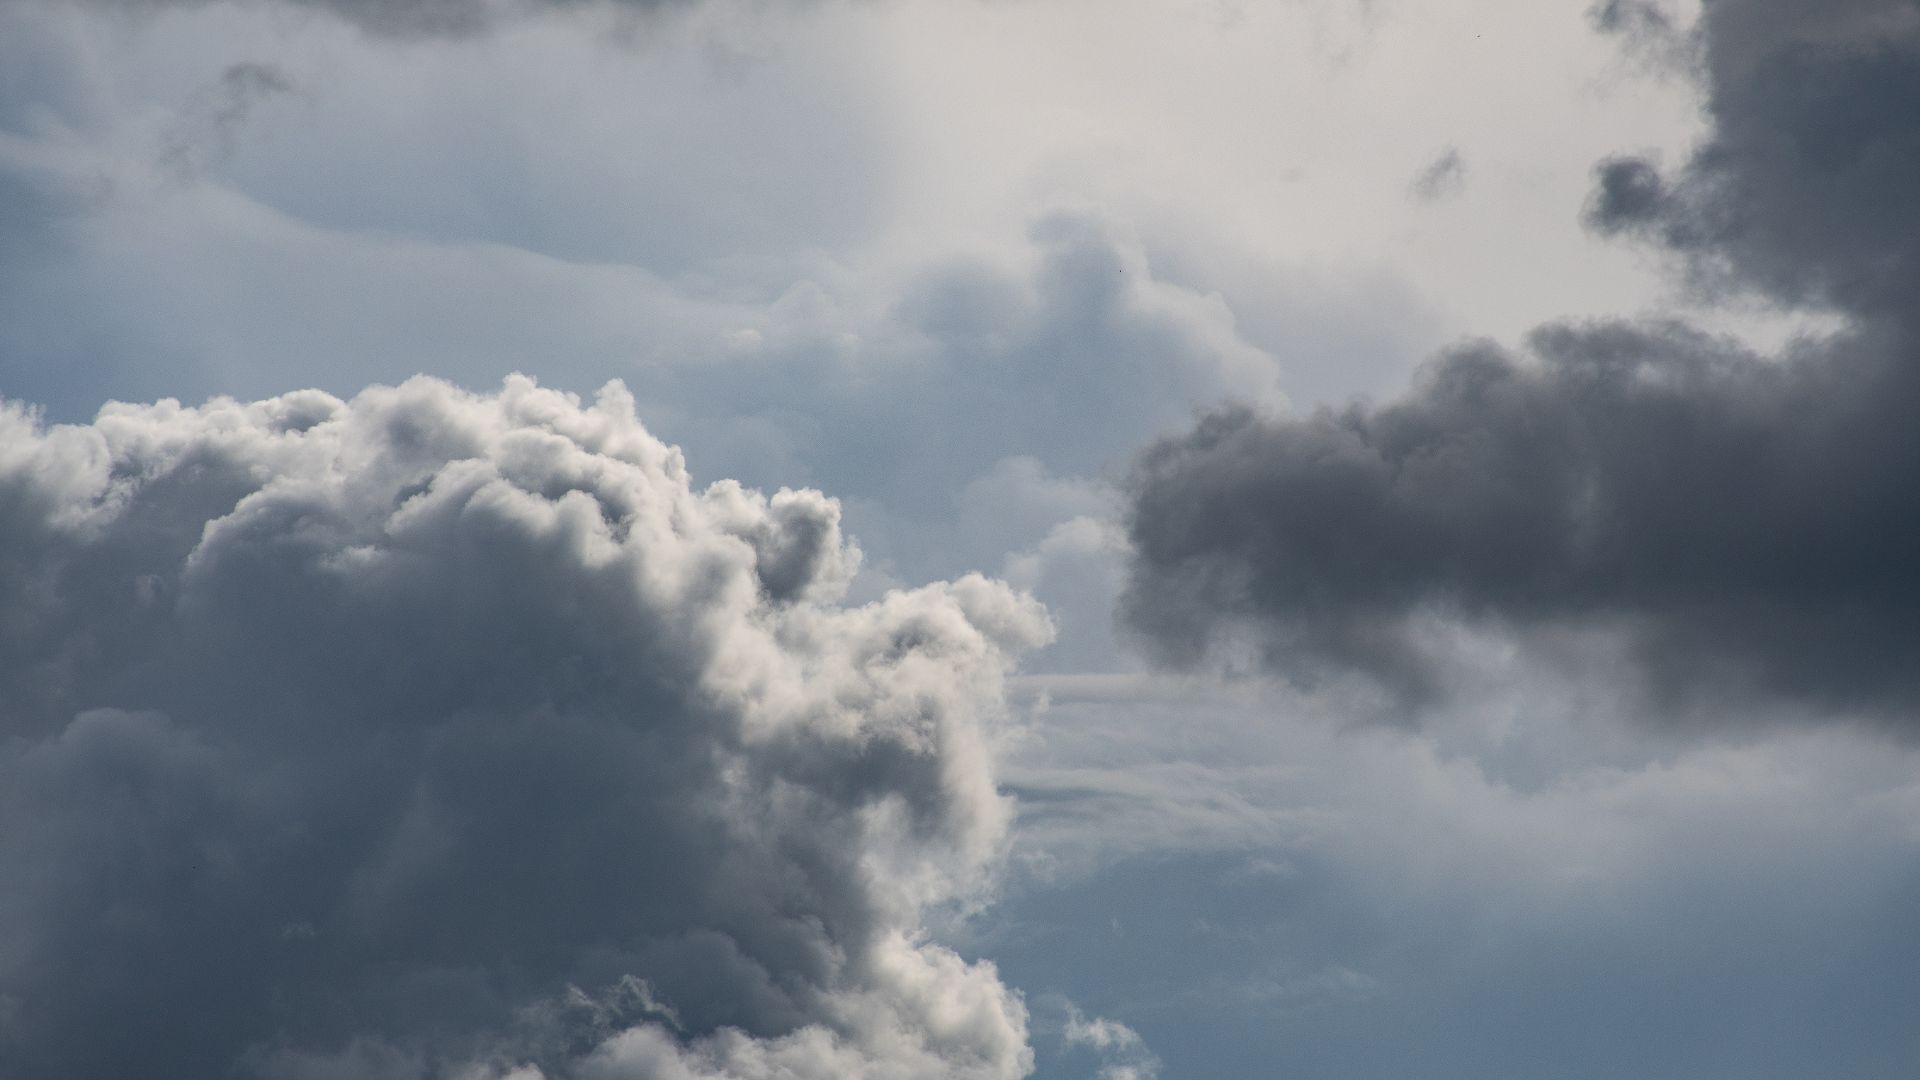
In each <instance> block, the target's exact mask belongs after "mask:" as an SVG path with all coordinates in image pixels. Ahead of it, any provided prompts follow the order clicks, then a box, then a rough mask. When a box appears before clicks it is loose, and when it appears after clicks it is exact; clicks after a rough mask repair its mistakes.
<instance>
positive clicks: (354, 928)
mask: <svg viewBox="0 0 1920 1080" xmlns="http://www.w3.org/2000/svg"><path fill="white" fill-rule="evenodd" d="M0 505H3V506H4V507H5V512H4V513H3V514H0V521H4V522H5V525H4V526H3V527H0V588H3V589H4V590H5V592H4V595H0V612H4V615H0V643H3V647H0V657H4V661H0V662H3V663H4V668H3V669H0V685H4V686H5V687H6V688H7V693H6V694H5V700H6V705H5V709H4V713H0V718H3V719H4V728H3V729H0V736H4V741H3V742H0V820H5V821H6V822H7V823H8V828H7V829H6V831H5V832H4V833H0V928H3V933H4V936H3V937H0V1073H4V1074H6V1075H8V1076H20V1077H28V1076H63V1077H76V1078H79V1077H109V1076H128V1075H142V1076H153V1077H159V1078H176V1077H177V1078H185V1077H203V1076H214V1075H228V1074H229V1073H230V1072H234V1073H237V1074H238V1075H244V1076H258V1077H280V1078H319V1077H346V1076H353V1077H407V1078H425V1077H441V1076H456V1075H457V1076H461V1077H469V1078H479V1077H506V1076H512V1077H514V1078H515V1080H526V1078H531V1077H536V1076H541V1075H545V1076H582V1077H596V1078H600V1077H604V1078H633V1077H656V1076H675V1077H702V1078H706V1077H714V1078H718V1077H768V1076H790V1077H821V1078H825V1077H858V1076H908V1075H914V1076H928V1075H942V1076H957V1077H976V1078H980V1080H988V1078H1011V1077H1015V1076H1019V1075H1022V1074H1023V1073H1024V1072H1025V1071H1026V1070H1027V1069H1028V1068H1029V1067H1030V1063H1031V1055H1030V1052H1029V1050H1028V1048H1027V1042H1026V1014H1025V1010H1024V1008H1023V1006H1022V1005H1021V1003H1020V1001H1019V999H1018V997H1017V996H1016V995H1014V994H1013V993H1012V992H1011V991H1009V990H1008V989H1007V988H1006V987H1004V986H1003V985H1002V984H1001V983H1000V981H999V980H998V978H997V976H996V974H995V972H994V969H993V968H992V967H991V966H990V965H988V964H985V963H977V962H968V961H965V960H963V959H962V958H961V957H959V956H958V955H956V954H954V953H953V952H951V951H949V950H946V949H944V948H941V947H939V946H937V945H934V944H932V943H930V942H928V941H927V940H926V937H925V935H924V933H923V932H922V930H921V926H922V922H923V915H924V914H925V913H926V912H927V911H928V910H929V907H930V906H931V905H937V904H943V903H948V902H953V901H957V900H964V899H965V898H967V897H969V896H973V895H975V894H977V892H978V891H979V890H980V889H981V888H983V887H984V886H985V885H986V884H987V882H988V871H989V868H990V865H991V863H992V861H993V859H994V858H995V856H996V853H997V852H998V851H999V849H1000V847H1001V845H1002V843H1003V838H1004V833H1005V829H1006V826H1007V820H1008V808H1007V806H1006V804H1005V800H1004V799H1003V798H1002V797H1001V796H1000V795H999V794H998V793H997V791H996V790H995V787H994V783H993V779H992V776H991V772H990V762H989V745H990V742H991V740H992V738H993V732H994V730H995V725H996V723H997V720H996V717H997V716H999V715H1000V711H1001V708H1002V706H1001V681H1002V678H1003V676H1004V674H1005V672H1006V670H1007V667H1008V665H1009V663H1010V658H1011V657H1012V656H1014V655H1016V654H1018V653H1019V652H1021V651H1023V650H1025V649H1028V648H1032V647H1035V646H1037V645H1039V644H1042V643H1044V641H1045V640H1046V639H1047V638H1048V637H1049V636H1050V634H1051V627H1050V626H1049V624H1048V621H1047V618H1046V615H1045V613H1044V612H1043V611H1041V610H1040V609H1039V607H1038V606H1037V605H1036V604H1035V603H1034V602H1033V601H1032V600H1030V599H1028V598H1026V597H1024V596H1022V595H1020V594H1017V593H1015V592H1013V591H1011V590H1009V589H1007V588H1006V587H1004V586H1001V585H999V584H997V583H993V582H990V581H987V580H985V579H982V578H978V577H970V578H965V579H962V580H959V581H956V582H952V583H946V584H937V585H932V586H927V587H924V588H920V589H917V590H911V591H896V592H892V593H889V594H887V595H886V596H885V597H884V598H883V599H881V600H878V601H876V602H874V603H871V604H867V605H865V606H860V607H847V606H844V605H842V604H840V603H839V602H838V597H839V596H840V593H841V590H842V589H844V587H845V586H846V584H847V582H848V580H849V579H850V577H851V575H852V574H853V573H854V571H855V569H856V568H857V564H858V559H859V555H858V550H857V549H856V548H855V547H853V546H852V544H851V543H850V542H849V541H848V540H847V539H846V538H845V537H844V536H843V535H842V534H841V531H840V525H839V507H838V504H837V503H835V502H834V501H833V500H831V499H829V498H827V497H825V496H823V495H821V494H819V493H818V492H813V491H791V490H782V491H780V492H777V493H775V494H773V495H770V496H769V495H763V494H760V493H757V492H754V491H751V490H748V489H745V488H742V487H741V486H740V485H738V484H736V483H733V482H731V481H721V482H719V483H716V484H713V485H711V486H707V487H705V488H698V489H697V488H695V487H693V486H692V485H691V482H690V480H689V476H688V472H687V470H686V467H685V465H684V463H683V460H682V457H681V454H680V452H679V451H678V450H676V449H674V448H672V447H670V446H668V445H666V444H664V443H661V442H659V441H658V440H656V439H654V438H653V437H652V436H650V435H649V434H648V433H647V432H646V431H645V430H644V429H643V428H642V427H641V426H640V424H639V422H638V421H637V420H636V419H635V418H634V414H633V403H632V400H631V398H630V396H629V395H628V394H627V392H626V391H625V390H624V389H623V388H622V387H621V386H619V385H618V384H613V385H610V386H608V387H607V388H606V389H605V390H603V391H602V392H601V393H600V395H599V396H598V398H597V399H596V400H595V401H593V402H592V403H589V404H584V405H583V404H582V403H581V402H580V401H579V400H577V399H574V398H572V397H570V396H568V395H564V394H561V393H558V392H555V391H551V390H546V389H542V388H539V387H537V386H536V385H534V384H533V383H532V382H531V381H530V380H526V379H522V378H515V379H513V380H510V381H509V382H508V383H507V385H506V386H505V387H504V388H503V389H502V390H500V391H499V392H497V393H494V394H488V395H475V394H470V393H467V392H463V391H459V390H456V389H454V388H453V387H451V386H449V385H447V384H445V383H442V382H438V381H435V380H430V379H425V378H421V379H415V380H412V381H409V382H407V383H405V384H403V385H401V386H398V387H375V388H371V389H368V390H366V391H364V392H362V393H360V394H358V395H356V396H355V397H353V398H352V399H351V400H341V399H338V398H335V397H332V396H330V395H327V394H323V393H320V392H317V391H307V392H300V393H293V394H288V395H284V396H281V397H277V398H273V399H269V400H265V401H258V402H252V403H243V402H239V401H235V400H232V399H216V400H214V401H212V402H209V403H208V404H206V405H205V406H202V407H198V408H189V407H183V406H181V405H179V404H177V403H175V402H171V401H165V402H161V403H158V404H153V405H110V406H107V407H106V408H105V409H103V410H102V411H101V412H100V414H99V416H98V417H97V418H96V419H95V420H94V421H93V422H92V423H89V424H82V425H60V426H53V427H47V426H44V425H42V424H41V423H40V422H39V421H38V420H37V419H36V418H35V417H34V416H33V415H32V414H31V413H30V412H28V411H26V410H24V409H22V408H21V407H19V406H14V405H9V406H6V407H5V409H4V411H0Z"/></svg>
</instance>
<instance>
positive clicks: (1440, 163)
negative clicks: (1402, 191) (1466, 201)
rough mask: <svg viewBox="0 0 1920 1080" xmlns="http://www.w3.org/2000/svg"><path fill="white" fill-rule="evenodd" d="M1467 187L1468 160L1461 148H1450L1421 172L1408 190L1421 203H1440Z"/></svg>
mask: <svg viewBox="0 0 1920 1080" xmlns="http://www.w3.org/2000/svg"><path fill="white" fill-rule="evenodd" d="M1466 185H1467V160H1466V159H1465V158H1463V157H1461V156H1460V148H1459V147H1456V146H1449V147H1447V148H1446V149H1445V150H1443V151H1441V152H1440V154H1439V155H1438V156H1436V157H1435V158H1434V159H1433V160H1432V161H1431V162H1429V163H1428V164H1427V167H1426V168H1424V169H1421V170H1420V173H1419V175H1418V176H1415V177H1414V178H1413V183H1412V184H1410V185H1408V190H1409V191H1410V192H1411V193H1412V194H1413V197H1414V198H1415V199H1417V200H1419V201H1420V202H1438V201H1440V200H1441V199H1446V198H1450V197H1452V196H1455V195H1458V194H1460V192H1461V191H1462V190H1464V189H1465V187H1466Z"/></svg>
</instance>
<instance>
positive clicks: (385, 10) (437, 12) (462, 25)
mask: <svg viewBox="0 0 1920 1080" xmlns="http://www.w3.org/2000/svg"><path fill="white" fill-rule="evenodd" d="M86 2H88V3H91V4H93V5H94V6H97V7H104V8H117V9H123V10H135V11H137V10H141V9H147V10H155V11H158V10H165V9H168V8H192V7H206V6H208V5H210V4H216V3H230V4H231V3H248V4H253V5H257V4H261V3H268V4H279V5H282V6H285V7H288V8H292V9H295V10H307V11H318V12H324V13H325V14H327V15H330V16H333V17H335V18H338V19H341V20H343V21H345V22H347V23H350V24H352V25H354V26H356V27H359V28H360V29H362V30H365V31H367V32H368V33H372V34H378V35H380V36H383V37H392V38H403V39H406V38H447V37H456V38H457V37H470V36H472V35H474V34H479V33H483V32H485V31H486V30H488V29H489V28H491V27H493V26H495V25H497V24H499V23H500V22H501V21H503V20H506V19H511V18H519V17H525V16H528V15H533V14H538V13H541V12H559V11H574V10H582V9H589V8H595V7H599V8H603V9H608V10H624V11H630V12H649V11H663V10H671V9H674V8H681V7H691V6H693V5H694V4H695V3H697V2H698V0H86Z"/></svg>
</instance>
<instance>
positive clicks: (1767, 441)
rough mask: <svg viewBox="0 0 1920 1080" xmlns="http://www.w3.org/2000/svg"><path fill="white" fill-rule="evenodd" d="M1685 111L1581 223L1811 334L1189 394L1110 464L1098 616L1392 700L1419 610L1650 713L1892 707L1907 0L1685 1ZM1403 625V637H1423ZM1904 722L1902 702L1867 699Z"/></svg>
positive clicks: (1542, 348) (1916, 384)
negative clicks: (1187, 409)
mask: <svg viewBox="0 0 1920 1080" xmlns="http://www.w3.org/2000/svg"><path fill="white" fill-rule="evenodd" d="M1702 18H1703V21H1702V23H1701V25H1700V26H1699V27H1698V28H1697V29H1696V31H1695V33H1696V34H1698V35H1699V40H1700V43H1701V47H1702V50H1703V51H1702V54H1701V55H1702V56H1703V61H1702V65H1703V66H1702V69H1701V70H1702V73H1703V75H1702V77H1703V78H1704V79H1705V80H1706V81H1705V88H1706V90H1707V104H1708V113H1709V116H1710V119H1711V120H1712V128H1711V132H1710V134H1709V135H1708V137H1707V138H1706V140H1705V141H1704V143H1703V144H1702V145H1701V146H1700V147H1699V148H1698V149H1697V150H1696V151H1695V153H1694V154H1693V155H1692V157H1691V158H1690V160H1689V161H1688V162H1687V164H1686V165H1685V167H1684V168H1682V169H1680V170H1678V172H1677V173H1675V174H1673V175H1671V176H1669V175H1664V174H1662V173H1661V171H1660V170H1659V169H1658V167H1657V166H1656V165H1655V164H1654V163H1652V162H1650V161H1647V160H1643V159H1637V158H1619V159H1613V160H1610V161H1608V162H1605V163H1603V164H1602V165H1601V166H1600V168H1599V170H1598V178H1599V189H1598V191H1597V193H1596V195H1595V197H1594V199H1593V202H1592V204H1591V205H1590V207H1589V210H1588V219H1589V222H1590V223H1591V224H1592V225H1593V226H1594V227H1595V228H1597V229H1598V230H1600V231H1602V232H1606V233H1613V234H1625V235H1630V236H1636V237H1640V238H1644V239H1646V240H1648V241H1651V242H1653V243H1656V244H1657V245H1659V246H1660V248H1661V249H1662V250H1664V251H1666V252H1668V253H1669V254H1670V255H1671V256H1672V257H1673V258H1675V259H1676V260H1678V262H1679V264H1680V265H1681V266H1682V267H1683V268H1684V270H1685V271H1686V274H1687V277H1688V280H1689V281H1690V282H1691V283H1692V284H1693V285H1694V286H1696V287H1698V288H1702V289H1706V290H1710V291H1712V292H1714V293H1716V294H1719V295H1723V296H1727V295H1745V296H1749V297H1756V298H1758V299H1760V300H1763V301H1767V302H1771V303H1778V304H1786V305H1795V306H1806V307H1813V308H1816V309H1821V310H1826V311H1829V312H1832V313H1834V314H1837V315H1839V316H1841V317H1842V318H1843V319H1844V326H1843V328H1842V329H1841V330H1839V331H1837V332H1835V333H1833V334H1830V335H1828V336H1826V337H1824V338H1818V339H1811V338H1808V339H1801V340H1797V341H1795V342H1793V343H1792V344H1790V345H1789V346H1787V347H1785V348H1784V349H1783V350H1782V351H1781V352H1780V353H1779V354H1778V355H1770V356H1769V355H1756V354H1753V353H1751V352H1749V351H1747V350H1744V349H1742V348H1740V347H1738V346H1736V345H1734V344H1732V343H1730V342H1728V341H1724V340H1719V339H1716V338H1713V337H1710V336H1708V335H1705V334H1702V333H1700V332H1698V331H1695V330H1692V329H1689V328H1687V327H1685V326H1682V325H1678V324H1673V323H1665V322H1647V321H1640V322H1629V321H1618V320H1611V321H1609V320H1603V321H1591V322H1566V323H1559V324H1553V325H1549V326H1546V327H1543V328H1541V329H1540V330H1538V331H1536V332H1535V333H1534V334H1533V335H1532V336H1531V337H1530V339H1529V341H1528V343H1527V348H1526V349H1525V350H1524V351H1521V352H1515V351H1510V350H1507V349H1503V348H1500V347H1498V346H1495V345H1492V344H1486V343H1471V344H1467V345H1463V346H1460V347H1457V348H1455V349H1453V350H1451V351H1449V352H1447V353H1445V354H1443V355H1441V356H1439V357H1438V358H1436V359H1434V360H1432V361H1430V362H1429V363H1428V364H1427V365H1426V366H1425V367H1424V368H1423V370H1422V371H1421V372H1420V374H1419V375H1418V377H1417V378H1416V380H1415V383H1414V385H1413V386H1412V388H1411V389H1410V390H1409V391H1407V392H1406V393H1405V394H1404V395H1402V396H1401V397H1400V398H1398V399H1396V400H1392V401H1389V402H1387V403H1385V404H1380V405H1373V404H1364V403H1362V404H1355V405H1352V406H1350V407H1348V408H1345V409H1343V410H1322V411H1319V412H1317V413H1314V414H1312V415H1309V416H1301V417H1275V416H1268V415H1262V414H1260V413H1257V412H1255V411H1253V410H1250V409H1246V408H1237V407H1227V408H1223V409H1221V410H1219V411H1217V412H1215V413H1213V414H1212V415H1210V416H1208V417H1207V418H1205V419H1204V420H1203V421H1201V422H1200V423H1199V424H1198V425H1197V426H1196V427H1195V428H1194V429H1193V430H1192V431H1190V432H1189V433H1187V434H1185V435H1183V436H1180V437H1178V438H1175V439H1171V440H1167V441H1164V442H1161V443H1159V444H1158V445H1156V446H1155V447H1153V448H1152V449H1151V450H1149V451H1148V452H1147V453H1146V454H1145V455H1144V456H1143V457H1142V458H1141V459H1140V462H1139V466H1138V470H1137V472H1136V474H1135V477H1134V479H1133V483H1132V491H1131V494H1132V528H1131V535H1132V540H1133V543H1134V546H1135V549H1136V556H1135V561H1134V565H1133V568H1132V577H1131V584H1130V593H1129V602H1128V605H1127V610H1128V614H1129V619H1130V622H1131V625H1132V626H1134V627H1135V628H1136V629H1138V630H1139V631H1141V632H1142V634H1143V635H1144V637H1145V638H1146V639H1147V640H1148V641H1149V642H1150V643H1152V644H1153V645H1154V647H1155V648H1156V650H1157V651H1158V652H1159V654H1160V655H1161V656H1162V657H1163V658H1166V659H1169V660H1171V661H1174V662H1179V663H1194V662H1199V661H1200V660H1201V659H1202V658H1204V657H1206V656H1208V655H1220V653H1219V651H1218V649H1217V648H1216V646H1219V645H1221V644H1222V643H1224V642H1227V641H1236V642H1238V643H1239V647H1240V648H1243V649H1247V650H1250V653H1249V655H1251V657H1252V659H1253V660H1254V661H1255V662H1256V663H1259V664H1261V665H1263V666H1266V667H1268V668H1271V669H1274V670H1278V671H1281V672H1283V673H1286V674H1288V675H1292V676H1295V677H1298V678H1302V679H1304V680H1307V681H1314V680H1316V679H1321V680H1324V679H1333V678H1339V677H1343V676H1345V675H1347V674H1350V673H1353V672H1364V673H1366V674H1368V675H1370V676H1372V677H1374V678H1376V679H1378V680H1380V681H1382V682H1383V683H1384V684H1386V685H1388V686H1390V687H1392V688H1393V689H1394V690H1396V691H1397V692H1398V694H1399V695H1400V697H1401V698H1402V700H1410V701H1415V702H1419V701H1426V700H1432V698H1433V697H1434V696H1435V695H1437V694H1439V693H1441V692H1442V691H1443V690H1444V687H1445V682H1446V680H1447V670H1446V664H1445V662H1444V654H1445V652H1446V650H1447V648H1448V645H1447V638H1448V635H1449V631H1447V629H1446V627H1447V626H1448V625H1449V623H1450V622H1451V623H1452V624H1455V625H1457V624H1458V623H1459V622H1461V621H1464V622H1466V623H1470V624H1471V623H1479V624H1484V625H1494V626H1504V627H1507V628H1509V629H1511V630H1512V631H1514V632H1515V633H1516V634H1517V635H1519V636H1518V639H1517V640H1518V641H1519V642H1520V644H1522V645H1523V646H1538V647H1540V648H1542V649H1548V650H1551V649H1554V648H1558V647H1559V646H1560V645H1562V644H1565V643H1566V642H1568V641H1570V640H1574V639H1579V638H1595V637H1597V638H1600V639H1604V640H1606V641H1608V642H1611V643H1612V644H1611V645H1610V646H1609V647H1610V648H1612V649H1614V650H1615V652H1616V654H1617V659H1618V660H1619V662H1620V663H1621V665H1622V672H1623V673H1625V674H1628V675H1631V676H1632V677H1633V678H1634V679H1635V680H1637V681H1638V682H1639V683H1641V684H1642V685H1643V686H1644V687H1645V688H1646V689H1648V690H1650V691H1652V692H1653V693H1654V694H1655V695H1656V697H1657V699H1659V700H1660V701H1662V702H1664V703H1665V704H1666V705H1668V706H1672V707H1678V706H1681V705H1686V704H1691V705H1706V706H1711V707H1716V708H1717V707H1719V706H1723V705H1725V704H1727V703H1728V702H1730V701H1736V700H1744V701H1749V702H1751V701H1754V700H1772V701H1778V702H1782V703H1789V704H1795V705H1802V706H1804V705H1811V706H1814V707H1816V708H1819V709H1822V710H1840V711H1849V712H1870V713H1876V714H1880V715H1883V716H1889V717H1908V718H1910V717H1912V716H1913V715H1915V713H1916V709H1915V706H1920V676H1916V674H1915V672H1914V669H1913V666H1912V664H1911V663H1910V662H1909V658H1910V657H1911V656H1912V655H1913V654H1914V651H1915V649H1916V648H1920V575H1916V573H1915V572H1914V569H1913V561H1912V558H1911V554H1910V553H1911V551H1912V550H1913V546H1914V544H1915V542H1916V541H1917V540H1920V498H1916V496H1915V494H1914V490H1913V486H1912V483H1911V478H1912V477H1913V476H1914V475H1916V470H1920V437H1916V435H1915V433H1914V428H1913V425H1912V422H1911V417H1912V415H1913V412H1914V410H1915V408H1916V406H1920V362H1917V361H1920V338H1917V337H1916V334H1920V320H1917V319H1916V317H1915V314H1914V313H1915V311H1916V310H1920V308H1916V300H1920V209H1916V207H1915V205H1914V202H1913V200H1912V198H1911V194H1910V193H1911V192H1912V191H1913V190H1914V189H1915V187H1916V185H1920V122H1916V118H1917V117H1920V9H1916V8H1914V7H1913V5H1911V4H1908V3H1894V2H1882V3H1866V2H1856V3H1848V4H1843V5H1829V4H1815V3H1810V2H1787V0H1740V2H1727V3H1721V4H1715V5H1710V6H1709V7H1708V9H1707V11H1706V13H1705V14H1704V15H1703V17H1702ZM1436 628H1437V629H1436ZM1901 722H1903V723H1904V722H1906V721H1901Z"/></svg>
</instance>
